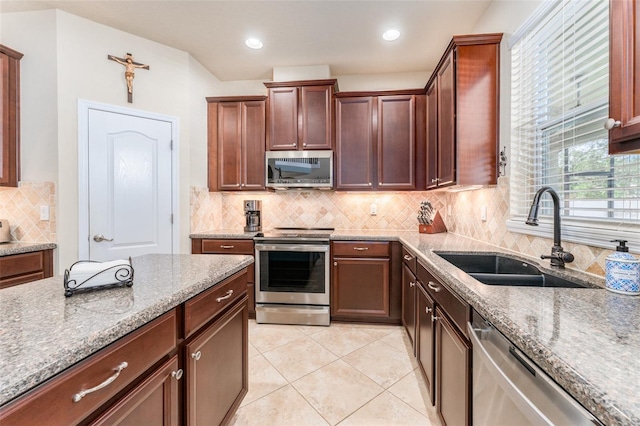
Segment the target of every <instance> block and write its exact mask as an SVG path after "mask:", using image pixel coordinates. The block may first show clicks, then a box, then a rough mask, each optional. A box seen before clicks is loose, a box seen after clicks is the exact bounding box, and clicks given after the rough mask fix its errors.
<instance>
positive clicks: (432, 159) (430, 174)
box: [426, 79, 438, 189]
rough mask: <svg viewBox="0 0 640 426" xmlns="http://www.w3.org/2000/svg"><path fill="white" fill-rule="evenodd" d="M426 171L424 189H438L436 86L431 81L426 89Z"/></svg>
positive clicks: (434, 81)
mask: <svg viewBox="0 0 640 426" xmlns="http://www.w3.org/2000/svg"><path fill="white" fill-rule="evenodd" d="M426 96H427V107H426V109H427V123H426V126H427V129H426V139H427V142H426V144H427V164H426V167H427V170H426V179H427V181H426V188H427V189H431V188H437V187H438V84H437V80H435V79H434V80H433V81H432V82H431V85H429V87H428V88H427V94H426Z"/></svg>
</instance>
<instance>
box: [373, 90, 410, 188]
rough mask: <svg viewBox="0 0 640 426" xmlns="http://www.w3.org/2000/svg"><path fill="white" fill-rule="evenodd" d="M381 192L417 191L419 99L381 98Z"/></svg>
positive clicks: (379, 150)
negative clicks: (417, 117) (416, 126)
mask: <svg viewBox="0 0 640 426" xmlns="http://www.w3.org/2000/svg"><path fill="white" fill-rule="evenodd" d="M377 148H378V189H385V190H393V189H415V187H416V185H415V154H416V137H415V96H413V95H402V96H379V97H378V147H377Z"/></svg>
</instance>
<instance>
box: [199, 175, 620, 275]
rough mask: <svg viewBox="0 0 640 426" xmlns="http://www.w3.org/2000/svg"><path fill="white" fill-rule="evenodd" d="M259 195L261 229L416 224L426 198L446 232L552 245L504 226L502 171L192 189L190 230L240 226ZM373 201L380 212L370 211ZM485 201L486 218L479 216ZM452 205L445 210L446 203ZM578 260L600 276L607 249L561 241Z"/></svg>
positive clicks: (517, 245) (522, 247)
mask: <svg viewBox="0 0 640 426" xmlns="http://www.w3.org/2000/svg"><path fill="white" fill-rule="evenodd" d="M254 199H255V200H261V201H262V226H263V229H269V228H273V227H281V226H300V227H334V228H336V229H354V230H355V229H366V230H375V229H394V230H417V229H418V221H417V219H416V217H417V215H418V211H419V209H420V202H421V201H423V200H429V201H431V203H432V204H433V206H434V207H435V209H436V210H438V211H439V212H440V215H441V216H442V218H443V220H444V222H445V224H446V226H447V228H448V231H449V232H453V233H456V234H459V235H464V236H467V237H470V238H473V239H476V240H480V241H483V242H487V243H490V244H494V245H496V246H499V247H503V248H505V249H508V250H513V251H516V252H519V253H522V254H525V255H529V256H533V257H536V258H537V257H539V256H540V254H543V253H547V252H549V251H550V250H551V246H553V240H552V239H547V238H540V237H535V236H531V235H524V234H518V233H513V232H510V231H508V230H507V227H506V221H507V219H508V218H509V178H508V177H501V178H500V179H499V181H498V185H497V186H495V187H487V188H482V189H479V190H475V191H464V192H446V191H435V192H434V191H416V192H371V193H368V192H358V193H355V192H333V191H327V192H324V191H283V192H275V193H266V192H254V193H232V192H228V193H227V192H223V193H221V192H208V190H207V188H192V190H191V232H192V233H197V232H207V231H211V230H215V229H240V228H242V227H243V226H244V220H245V219H244V211H243V201H244V200H254ZM371 204H376V205H377V210H378V213H377V215H375V216H371V215H370V214H369V208H370V205H371ZM481 206H487V220H486V221H482V219H481V217H480V209H481ZM449 207H450V208H451V212H452V214H451V216H449V215H448V214H447V213H448V208H449ZM563 246H564V248H565V249H566V250H568V251H570V252H571V253H573V254H574V255H575V258H576V260H575V261H574V262H573V263H570V264H567V268H573V269H577V270H580V271H586V272H589V273H592V274H595V275H598V276H601V277H603V276H604V264H605V258H606V257H607V256H608V255H609V254H610V253H611V252H612V251H610V250H605V249H601V248H598V247H591V246H586V245H581V244H573V243H569V242H564V241H563Z"/></svg>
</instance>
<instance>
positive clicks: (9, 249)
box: [0, 241, 57, 257]
mask: <svg viewBox="0 0 640 426" xmlns="http://www.w3.org/2000/svg"><path fill="white" fill-rule="evenodd" d="M56 247H57V245H56V244H55V243H19V242H15V241H14V242H8V243H0V257H2V256H10V255H12V254H21V253H31V252H34V251H41V250H49V249H54V248H56Z"/></svg>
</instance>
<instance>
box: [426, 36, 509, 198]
mask: <svg viewBox="0 0 640 426" xmlns="http://www.w3.org/2000/svg"><path fill="white" fill-rule="evenodd" d="M501 40H502V34H478V35H464V36H454V37H453V39H452V40H451V43H450V44H449V47H448V48H447V50H446V51H445V53H444V55H443V57H442V59H441V60H440V62H439V64H438V66H437V67H436V70H435V71H434V72H433V74H432V75H431V78H430V79H429V82H428V83H427V86H426V90H427V101H426V103H427V107H426V110H427V113H426V114H427V117H426V121H427V125H426V139H427V152H428V154H427V160H426V169H427V172H426V187H427V189H431V188H438V187H444V186H449V185H453V184H458V185H491V184H496V183H497V181H498V158H497V157H498V144H499V136H498V134H499V111H498V104H499V80H500V41H501Z"/></svg>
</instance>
